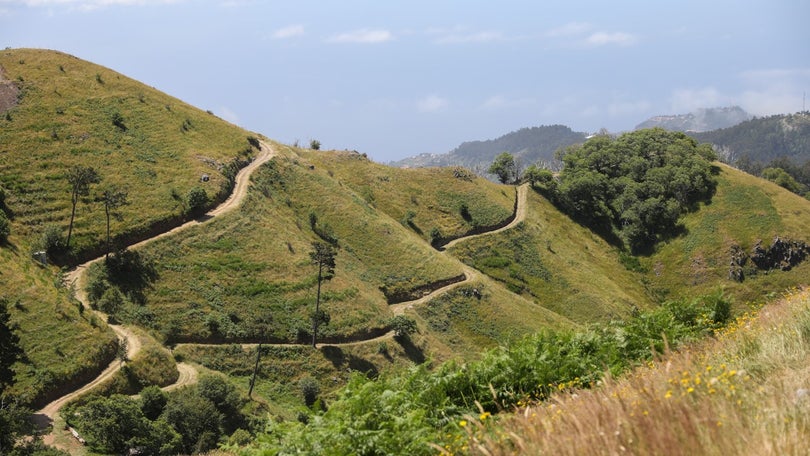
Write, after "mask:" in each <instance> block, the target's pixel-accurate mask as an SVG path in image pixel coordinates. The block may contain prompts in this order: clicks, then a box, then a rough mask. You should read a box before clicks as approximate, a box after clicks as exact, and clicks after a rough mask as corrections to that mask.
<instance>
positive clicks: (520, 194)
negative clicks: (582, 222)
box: [176, 184, 529, 348]
mask: <svg viewBox="0 0 810 456" xmlns="http://www.w3.org/2000/svg"><path fill="white" fill-rule="evenodd" d="M528 189H529V184H523V185H520V186H519V187H517V193H516V196H515V197H516V202H515V203H516V204H515V207H516V210H515V218H514V219H513V220H512V221H511V222H510V223H509V224H508V225H506V226H504V227H501V228H498V229H496V230H492V231H487V232H486V233H480V234H475V235H470V236H465V237H462V238H459V239H456V240H454V241H452V242H450V243H448V244H447V245H445V246H444V248H443V249H442V250H440V251H439V252H438V253H439V254H440V255H448V254H447V250H446V249H447V248H449V247H452V246H453V245H455V244H456V243H458V242H461V241H466V240H469V239H473V238H477V237H481V236H490V235H493V234H497V233H501V232H503V231H506V230H509V229H512V228H514V227H515V226H517V225H518V224H519V223H521V222H522V221H524V220H525V219H526V213H527V211H528V209H527V207H528V203H527V199H526V198H527V194H528ZM459 263H461V262H460V261H459ZM461 267H462V269H463V271H464V280H461V281H459V282H455V283H451V284H449V285H446V286H444V287H441V288H437V289H436V290H433V291H431V292H430V293H428V294H426V295H424V296H422V297H421V298H419V299H415V300H413V301H405V302H401V303H398V304H391V305H389V306H388V308H389V309H391V312H392V313H393V314H394V315H402V314H404V313H405V311H406V310H410V309H413V307H414V306H419V305H422V304H425V303H427V302H428V301H430V300H432V299H434V298H436V297H437V296H439V295H442V294H444V293H447V292H448V291H450V290H454V289H456V288H458V287H460V286H462V285H465V284H467V283H470V282H474V281H475V280H478V278H479V277H481V272H479V271H478V270H477V269H474V268H472V267H470V266H467V265H466V264H464V263H461ZM393 337H394V331H389V332H387V333H385V334H383V335H381V336H377V337H372V338H371V339H363V340H357V341H352V342H337V343H322V344H317V346H318V347H325V346H328V347H351V346H354V345H362V344H368V343H374V342H380V341H383V340H388V339H391V338H393ZM211 345H218V344H203V343H181V344H177V345H176V347H182V346H194V347H206V346H211ZM258 345H259V344H257V343H247V344H240V346H241V347H242V348H255V347H257V346H258ZM262 345H264V346H267V347H289V346H293V345H301V344H300V343H292V342H287V343H263V344H262Z"/></svg>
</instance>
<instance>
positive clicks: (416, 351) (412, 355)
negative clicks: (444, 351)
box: [394, 336, 426, 364]
mask: <svg viewBox="0 0 810 456" xmlns="http://www.w3.org/2000/svg"><path fill="white" fill-rule="evenodd" d="M394 340H396V341H397V342H398V343H399V345H400V346H401V347H402V349H403V350H405V354H406V355H407V356H408V359H410V360H411V361H413V362H414V363H416V364H422V363H424V362H425V359H426V358H425V352H424V351H422V349H421V348H419V347H417V346H416V345H414V343H413V341H412V340H411V338H410V337H407V336H404V337H395V338H394Z"/></svg>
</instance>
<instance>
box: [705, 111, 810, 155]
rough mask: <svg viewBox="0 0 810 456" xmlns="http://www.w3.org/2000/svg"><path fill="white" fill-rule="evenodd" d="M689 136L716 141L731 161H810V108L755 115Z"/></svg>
mask: <svg viewBox="0 0 810 456" xmlns="http://www.w3.org/2000/svg"><path fill="white" fill-rule="evenodd" d="M690 135H691V136H693V137H694V138H695V139H697V140H698V141H701V142H708V143H711V144H713V145H714V147H715V149H716V150H717V151H718V154H719V155H720V158H721V159H722V160H724V161H726V162H728V163H734V162H736V161H737V160H739V159H741V158H743V157H745V158H747V159H749V160H751V161H755V162H761V163H767V162H770V161H771V160H773V159H775V158H780V157H786V158H788V159H790V160H792V161H793V162H794V163H797V164H798V163H802V162H805V161H808V160H810V112H808V111H805V112H798V113H795V114H779V115H774V116H768V117H761V118H753V119H751V120H748V121H746V122H743V123H740V124H738V125H735V126H733V127H729V128H723V129H719V130H713V131H707V132H701V133H690Z"/></svg>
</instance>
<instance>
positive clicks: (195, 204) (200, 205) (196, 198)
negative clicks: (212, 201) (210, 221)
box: [186, 187, 208, 216]
mask: <svg viewBox="0 0 810 456" xmlns="http://www.w3.org/2000/svg"><path fill="white" fill-rule="evenodd" d="M186 207H187V208H188V212H189V214H190V215H192V216H194V215H200V214H202V213H203V211H205V208H206V207H208V194H207V193H206V192H205V189H204V188H201V187H194V188H192V189H191V190H189V192H188V196H187V197H186Z"/></svg>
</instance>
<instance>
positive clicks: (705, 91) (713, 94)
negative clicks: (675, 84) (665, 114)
mask: <svg viewBox="0 0 810 456" xmlns="http://www.w3.org/2000/svg"><path fill="white" fill-rule="evenodd" d="M669 100H670V109H671V110H672V112H671V113H670V114H685V113H687V112H691V111H694V110H696V109H700V108H712V107H715V106H728V105H730V104H734V103H733V102H732V100H731V98H730V97H728V96H727V95H724V94H722V93H721V92H720V91H719V90H717V89H715V88H714V87H704V88H702V89H677V90H675V91H674V92H673V93H672V96H670V99H669Z"/></svg>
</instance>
